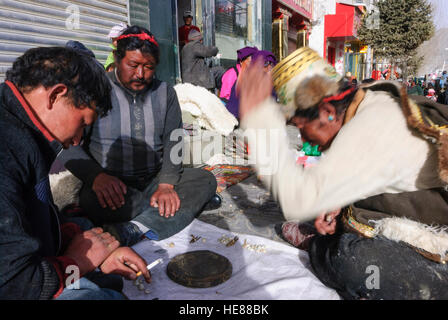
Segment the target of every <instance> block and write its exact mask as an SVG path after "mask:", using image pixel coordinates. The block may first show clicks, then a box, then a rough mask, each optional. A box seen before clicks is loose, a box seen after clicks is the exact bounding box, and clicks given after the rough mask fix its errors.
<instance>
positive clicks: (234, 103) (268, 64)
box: [226, 50, 277, 120]
mask: <svg viewBox="0 0 448 320" xmlns="http://www.w3.org/2000/svg"><path fill="white" fill-rule="evenodd" d="M249 59H250V60H251V61H254V60H255V59H260V60H262V61H263V70H264V72H266V73H270V72H271V70H272V68H274V66H275V65H276V64H277V59H276V58H275V55H274V54H273V53H272V52H270V51H267V50H258V51H256V52H255V53H254V54H253V55H251V56H250V58H249ZM246 61H248V59H245V60H243V67H242V69H241V74H244V70H245V69H246V67H247V66H248V65H249V64H250V62H246ZM246 63H247V65H246ZM238 83H239V77H238V79H237V80H236V81H235V83H234V84H233V86H232V90H231V92H230V97H229V101H228V102H227V104H226V107H227V110H229V111H230V112H231V113H232V114H233V115H234V116H235V117H236V118H237V119H238V120H239V105H240V101H239V97H238V94H237V92H238ZM272 96H273V97H274V98H277V96H276V93H275V90H272Z"/></svg>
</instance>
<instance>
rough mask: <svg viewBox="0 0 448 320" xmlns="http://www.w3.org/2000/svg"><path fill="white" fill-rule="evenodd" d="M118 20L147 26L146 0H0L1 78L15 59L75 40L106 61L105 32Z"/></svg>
mask: <svg viewBox="0 0 448 320" xmlns="http://www.w3.org/2000/svg"><path fill="white" fill-rule="evenodd" d="M120 22H125V23H128V24H140V25H143V26H146V27H149V7H148V0H84V1H73V0H64V1H60V0H39V1H22V0H2V1H0V81H3V79H4V77H5V73H6V70H8V69H9V68H10V67H11V65H12V63H13V62H14V60H15V59H16V58H17V57H19V56H20V55H22V54H23V53H24V52H25V51H26V50H28V49H30V48H33V47H40V46H64V45H65V44H66V42H67V41H68V40H77V41H80V42H82V43H83V44H84V45H86V46H87V47H88V48H89V49H91V50H92V51H93V52H94V53H95V56H96V58H97V59H98V60H99V61H100V62H105V60H106V58H107V56H108V54H109V52H110V50H111V48H110V47H109V45H110V39H108V38H107V35H108V33H109V31H110V29H111V27H113V26H114V25H117V24H119V23H120Z"/></svg>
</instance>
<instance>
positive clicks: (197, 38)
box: [182, 30, 219, 89]
mask: <svg viewBox="0 0 448 320" xmlns="http://www.w3.org/2000/svg"><path fill="white" fill-rule="evenodd" d="M188 40H189V42H188V43H187V44H186V45H185V47H184V48H183V49H182V80H183V82H185V83H186V82H188V83H191V84H194V85H196V86H201V87H204V88H206V89H213V88H215V78H214V75H213V74H212V69H211V68H210V67H209V66H208V65H207V63H206V60H205V58H209V57H214V56H216V55H217V54H218V51H219V50H218V48H217V47H207V46H204V44H203V40H202V34H201V33H200V32H199V31H196V30H191V31H190V33H189V34H188Z"/></svg>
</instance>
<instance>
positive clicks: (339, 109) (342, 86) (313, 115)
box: [294, 79, 357, 121]
mask: <svg viewBox="0 0 448 320" xmlns="http://www.w3.org/2000/svg"><path fill="white" fill-rule="evenodd" d="M352 88H355V90H353V92H351V93H350V94H348V95H346V96H345V97H344V98H343V99H341V100H333V101H330V102H328V103H330V104H331V105H333V107H334V108H335V110H336V114H337V115H340V114H342V113H343V112H344V111H345V110H346V109H347V108H348V106H349V105H350V103H351V102H352V100H353V98H354V97H355V94H356V92H357V89H356V88H357V86H356V85H353V84H352V83H351V82H348V81H346V80H344V79H342V80H341V81H339V89H338V94H339V93H342V92H344V91H347V90H350V89H352ZM324 98H326V97H324ZM322 100H323V99H322ZM322 100H321V101H322ZM321 101H319V102H318V103H317V104H316V105H314V106H312V107H310V108H307V109H296V111H295V113H294V117H300V118H306V119H308V120H310V121H311V120H314V119H317V118H319V105H320V103H321Z"/></svg>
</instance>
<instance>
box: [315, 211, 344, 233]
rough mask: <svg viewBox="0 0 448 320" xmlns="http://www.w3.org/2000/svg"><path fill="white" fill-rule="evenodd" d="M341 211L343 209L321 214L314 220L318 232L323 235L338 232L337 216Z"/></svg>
mask: <svg viewBox="0 0 448 320" xmlns="http://www.w3.org/2000/svg"><path fill="white" fill-rule="evenodd" d="M339 213H341V209H338V210H334V211H331V212H328V213H324V214H321V215H320V216H319V217H317V218H316V220H315V221H314V226H315V227H316V230H317V232H319V233H320V234H322V235H326V234H334V233H335V232H336V217H337V216H338V215H339Z"/></svg>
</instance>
